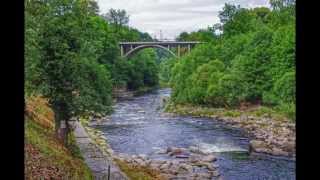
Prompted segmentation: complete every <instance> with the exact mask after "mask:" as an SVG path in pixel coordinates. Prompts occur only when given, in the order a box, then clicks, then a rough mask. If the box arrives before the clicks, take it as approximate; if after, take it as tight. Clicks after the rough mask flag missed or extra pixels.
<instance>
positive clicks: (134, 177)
mask: <svg viewBox="0 0 320 180" xmlns="http://www.w3.org/2000/svg"><path fill="white" fill-rule="evenodd" d="M115 161H116V163H117V164H118V166H119V167H120V169H121V170H122V171H123V172H124V173H125V174H126V175H127V176H128V177H129V178H130V179H131V180H164V179H165V178H164V177H162V176H161V175H160V174H159V172H157V171H154V170H152V169H148V168H145V167H138V166H132V165H129V164H127V163H126V162H123V161H120V160H117V159H116V160H115Z"/></svg>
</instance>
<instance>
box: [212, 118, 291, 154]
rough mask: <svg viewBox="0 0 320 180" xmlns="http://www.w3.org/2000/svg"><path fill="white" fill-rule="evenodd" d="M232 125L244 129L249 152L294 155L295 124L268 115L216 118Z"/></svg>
mask: <svg viewBox="0 0 320 180" xmlns="http://www.w3.org/2000/svg"><path fill="white" fill-rule="evenodd" d="M216 119H218V120H221V121H223V122H226V123H227V124H229V125H232V126H234V127H238V128H242V129H244V130H245V131H246V132H247V134H248V135H249V136H252V139H253V140H251V141H250V152H257V153H266V154H271V155H275V156H290V157H295V140H296V133H295V132H296V131H295V124H293V123H291V122H281V121H276V120H272V119H270V118H268V117H260V118H258V117H254V116H241V117H237V118H223V119H220V118H217V117H216Z"/></svg>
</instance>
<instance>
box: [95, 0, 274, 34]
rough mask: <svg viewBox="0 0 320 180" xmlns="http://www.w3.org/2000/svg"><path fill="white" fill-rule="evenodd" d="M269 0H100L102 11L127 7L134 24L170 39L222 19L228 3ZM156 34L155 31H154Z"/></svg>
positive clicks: (264, 0)
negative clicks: (225, 5) (223, 9)
mask: <svg viewBox="0 0 320 180" xmlns="http://www.w3.org/2000/svg"><path fill="white" fill-rule="evenodd" d="M268 1H269V0H176V1H174V0H98V3H99V6H100V11H101V13H105V12H107V11H108V9H110V8H116V9H125V10H126V11H127V12H128V13H129V14H130V26H133V27H135V28H137V29H139V30H141V31H145V32H149V33H156V34H157V36H159V31H160V30H162V31H163V33H164V36H166V37H167V38H174V37H175V36H177V35H178V34H179V33H180V32H182V31H187V32H190V31H195V30H197V29H198V28H206V27H207V26H211V25H213V24H215V23H218V22H219V18H218V13H219V11H220V10H222V7H223V6H224V4H225V3H231V4H239V5H240V6H242V7H250V8H252V7H256V6H268ZM152 35H153V34H152Z"/></svg>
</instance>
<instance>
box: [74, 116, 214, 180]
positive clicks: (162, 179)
mask: <svg viewBox="0 0 320 180" xmlns="http://www.w3.org/2000/svg"><path fill="white" fill-rule="evenodd" d="M109 121H110V119H108V118H103V119H93V120H92V121H90V122H88V121H85V120H82V123H81V125H80V124H78V125H77V126H78V129H81V128H82V129H83V130H84V129H85V131H86V132H87V134H88V135H87V136H86V137H87V138H90V139H91V140H92V141H93V142H95V144H96V145H97V147H98V148H99V151H101V152H102V153H101V155H103V156H104V158H106V159H107V160H106V162H107V163H108V162H109V164H113V165H112V166H114V168H113V169H115V170H116V173H117V174H119V173H121V174H122V173H125V174H126V176H128V177H129V179H154V180H169V179H172V178H184V179H193V180H203V179H212V178H214V179H220V174H219V172H218V165H216V164H214V163H213V162H214V161H216V160H217V159H216V157H215V156H214V155H213V154H212V153H207V152H203V151H201V150H200V149H198V148H197V147H190V148H189V149H185V148H177V147H168V148H167V149H162V150H159V151H158V152H156V153H157V154H162V155H166V156H167V157H168V159H166V160H164V159H161V160H159V159H152V158H150V157H148V156H147V155H146V154H139V155H129V154H125V153H115V152H114V151H113V150H112V148H111V147H110V145H109V144H108V139H107V138H106V137H105V136H104V134H103V132H102V131H100V130H98V129H95V128H94V127H93V126H97V125H98V126H99V125H104V124H108V122H109ZM82 126H83V127H82ZM83 130H82V131H83ZM78 131H79V130H78ZM77 134H78V136H79V134H82V135H80V136H81V139H83V134H85V133H83V132H82V133H79V132H78V133H77ZM81 141H83V140H81ZM79 146H80V147H83V146H82V145H81V142H80V144H79ZM83 154H85V157H87V155H86V154H87V153H86V152H83ZM88 161H89V163H88V165H89V167H94V166H95V167H98V169H104V171H100V172H98V173H100V175H99V177H101V176H102V175H106V172H105V170H106V167H107V164H103V165H101V163H100V164H99V163H97V162H90V160H87V162H88ZM97 165H98V166H97ZM119 168H120V169H121V171H120V169H119ZM94 172H95V171H94ZM101 173H102V175H101ZM126 178H127V177H126ZM123 179H125V178H123Z"/></svg>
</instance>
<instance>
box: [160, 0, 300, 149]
mask: <svg viewBox="0 0 320 180" xmlns="http://www.w3.org/2000/svg"><path fill="white" fill-rule="evenodd" d="M270 3H271V6H272V9H271V10H270V9H268V8H254V9H244V8H240V7H238V6H234V5H228V4H227V5H226V6H225V7H224V8H223V10H222V11H221V12H220V14H219V17H220V21H221V22H222V24H216V25H215V26H214V27H213V28H208V29H206V30H200V31H198V32H192V33H186V32H184V33H181V34H180V36H179V39H180V40H199V41H206V42H207V43H206V44H204V45H201V46H198V47H197V48H196V49H194V50H193V51H192V52H191V53H190V54H189V55H186V56H183V57H182V58H179V59H169V60H168V61H166V62H164V63H163V64H161V66H160V67H161V69H160V75H161V76H160V77H161V78H160V80H162V81H164V83H162V84H169V85H170V86H171V87H172V90H173V93H172V96H171V102H170V104H169V105H168V106H167V111H170V112H175V113H180V114H188V115H195V116H203V117H215V118H217V117H220V118H222V119H225V121H228V122H230V123H232V124H236V125H238V126H240V127H244V128H245V129H247V130H248V131H249V132H250V133H251V134H253V135H254V136H255V138H257V139H259V140H262V141H258V143H257V142H256V141H252V145H253V146H254V148H253V149H254V150H256V151H258V152H266V153H270V154H277V155H288V154H291V155H294V152H295V145H294V143H295V126H294V121H295V107H296V102H295V3H294V1H270ZM217 28H219V29H220V30H221V31H223V34H220V35H215V36H213V35H212V34H213V33H212V31H214V30H216V29H217ZM248 117H249V118H248ZM256 146H258V147H256ZM271 149H273V150H271Z"/></svg>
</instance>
